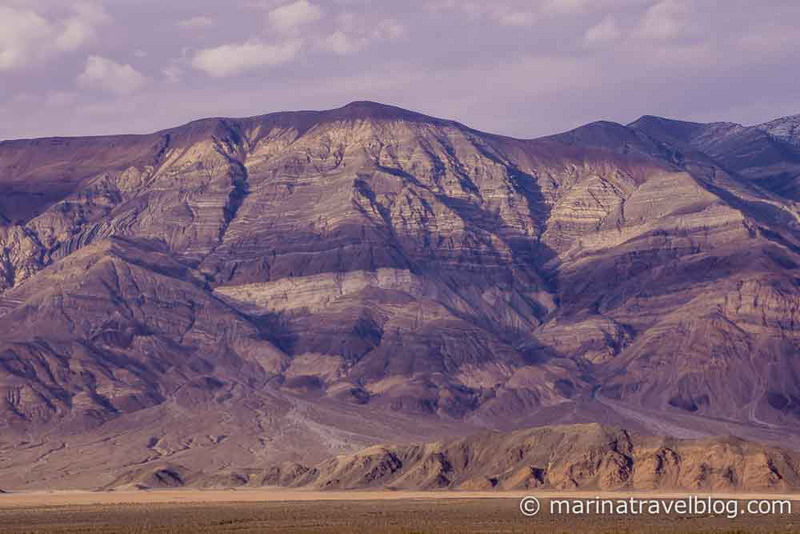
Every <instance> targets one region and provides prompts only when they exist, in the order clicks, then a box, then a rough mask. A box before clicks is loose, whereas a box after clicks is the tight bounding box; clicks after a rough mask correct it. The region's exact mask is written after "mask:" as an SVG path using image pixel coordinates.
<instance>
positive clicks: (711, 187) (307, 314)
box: [0, 102, 800, 487]
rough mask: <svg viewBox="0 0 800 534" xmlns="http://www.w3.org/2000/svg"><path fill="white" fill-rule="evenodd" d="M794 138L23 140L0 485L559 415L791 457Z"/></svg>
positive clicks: (392, 126)
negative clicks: (759, 443)
mask: <svg viewBox="0 0 800 534" xmlns="http://www.w3.org/2000/svg"><path fill="white" fill-rule="evenodd" d="M796 122H797V121H796V117H795V118H787V119H785V120H782V121H774V122H772V123H767V124H765V125H761V126H757V127H743V126H739V125H734V124H710V125H704V124H694V123H683V122H677V121H670V120H667V119H660V118H656V117H643V118H642V119H640V120H638V121H636V122H635V123H632V124H630V125H628V126H622V125H619V124H614V123H607V122H600V123H593V124H590V125H587V126H584V127H581V128H578V129H577V130H574V131H571V132H567V133H564V134H560V135H556V136H552V137H548V138H543V139H536V140H518V139H511V138H507V137H501V136H496V135H491V134H486V133H482V132H478V131H475V130H472V129H470V128H468V127H466V126H463V125H461V124H458V123H454V122H450V121H446V120H441V119H436V118H432V117H427V116H424V115H420V114H417V113H413V112H410V111H406V110H402V109H398V108H394V107H390V106H383V105H380V104H374V103H369V102H357V103H353V104H350V105H348V106H345V107H344V108H341V109H337V110H331V111H323V112H293V113H277V114H272V115H265V116H262V117H254V118H248V119H236V120H234V119H207V120H202V121H197V122H194V123H191V124H188V125H185V126H182V127H179V128H175V129H172V130H167V131H163V132H158V133H156V134H152V135H145V136H119V137H99V138H85V139H79V138H76V139H43V140H31V141H26V140H23V141H6V142H2V143H0V393H2V397H1V398H2V401H1V402H0V480H2V481H3V486H4V487H17V486H19V487H28V486H35V485H37V484H40V485H44V484H47V485H51V486H53V485H62V486H65V487H69V486H71V485H102V484H106V483H110V482H112V480H113V477H116V476H118V475H119V474H120V473H123V472H128V470H127V468H126V469H123V467H125V465H126V464H132V463H136V464H137V465H144V466H149V465H151V464H153V465H156V464H158V465H173V464H174V463H175V462H178V461H179V462H181V465H184V466H185V467H186V469H189V470H190V471H191V470H193V469H195V468H196V467H197V466H201V465H208V464H209V463H210V464H211V467H215V468H220V469H222V467H223V466H230V465H237V466H240V467H246V466H260V465H265V464H270V465H273V464H274V465H277V464H279V463H281V462H284V461H293V462H299V463H303V464H306V465H310V464H311V463H313V462H315V461H318V460H322V459H323V458H326V457H328V456H329V455H330V454H341V453H346V452H353V451H355V450H357V449H359V448H361V447H363V446H367V445H370V444H374V443H380V442H396V441H405V442H408V441H411V440H415V441H425V440H428V439H432V438H437V437H439V436H441V435H456V434H460V435H464V434H465V433H469V432H472V431H474V430H476V429H478V428H486V427H489V428H500V429H512V428H521V427H527V426H530V425H532V424H543V423H553V422H586V421H602V422H607V423H614V424H624V425H625V426H626V427H630V428H633V429H637V430H647V431H648V432H650V433H655V434H670V435H674V436H684V437H688V436H701V435H710V434H729V433H735V434H737V435H740V436H744V437H754V438H758V439H762V440H772V441H781V442H782V443H786V444H791V445H792V446H800V440H797V435H796V433H795V432H796V430H795V429H796V426H797V420H798V417H799V416H800V382H798V379H797V376H798V372H799V371H800V360H799V359H798V353H799V352H800V351H799V350H798V347H800V322H798V321H800V315H798V314H799V313H800V309H798V307H799V306H800V304H798V303H800V271H798V266H800V225H799V224H798V208H797V205H796V200H797V199H798V198H800V185H798V184H800V182H798V177H800V147H798V145H797V142H796V141H797V139H796V135H795V134H796V128H794V126H793V125H795V123H796ZM108 443H114V444H115V445H114V447H113V451H112V448H110V447H109V446H108ZM103 444H105V445H103ZM86 450H91V451H94V456H93V457H92V461H91V462H90V461H88V458H82V457H77V455H79V454H80V452H79V451H86ZM31 462H33V467H32V468H31ZM29 468H30V469H29ZM164 469H167V470H168V471H174V470H173V469H172V468H171V467H165V468H164ZM176 472H177V471H176ZM92 477H94V478H92ZM103 477H110V478H103ZM6 480H8V481H9V482H8V483H6ZM131 483H134V482H131Z"/></svg>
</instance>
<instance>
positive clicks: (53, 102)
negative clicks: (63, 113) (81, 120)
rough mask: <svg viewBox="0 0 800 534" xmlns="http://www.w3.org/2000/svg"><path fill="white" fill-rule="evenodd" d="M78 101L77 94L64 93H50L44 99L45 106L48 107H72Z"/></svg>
mask: <svg viewBox="0 0 800 534" xmlns="http://www.w3.org/2000/svg"><path fill="white" fill-rule="evenodd" d="M77 101H78V94H77V93H72V92H66V91H51V92H50V93H48V94H47V97H46V98H45V102H44V103H45V105H46V106H48V107H54V108H59V107H66V106H72V105H74V104H75V102H77Z"/></svg>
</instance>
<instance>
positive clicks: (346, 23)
mask: <svg viewBox="0 0 800 534" xmlns="http://www.w3.org/2000/svg"><path fill="white" fill-rule="evenodd" d="M340 23H341V26H342V27H343V28H345V29H340V30H337V31H335V32H333V33H332V34H331V35H329V36H328V37H326V38H324V39H322V41H321V42H319V45H318V48H319V49H320V50H322V51H325V52H332V53H334V54H338V55H340V56H346V55H350V54H354V53H356V52H359V51H361V50H363V49H364V48H366V47H367V46H368V45H369V44H371V43H373V42H375V41H390V40H395V39H400V38H401V37H403V36H405V34H406V28H405V26H403V25H402V24H401V23H400V22H398V21H397V20H395V19H384V20H382V21H380V22H378V23H377V24H374V23H373V24H372V25H371V26H370V25H369V24H367V23H366V22H364V21H359V20H358V19H357V18H356V17H353V16H350V15H348V16H346V17H343V18H341V19H340ZM368 27H372V29H371V30H368V29H366V28H368Z"/></svg>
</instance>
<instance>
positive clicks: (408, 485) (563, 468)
mask: <svg viewBox="0 0 800 534" xmlns="http://www.w3.org/2000/svg"><path fill="white" fill-rule="evenodd" d="M263 482H264V483H265V484H267V485H280V486H285V487H309V488H314V489H331V490H334V489H338V490H342V489H368V488H384V487H388V488H395V489H406V490H412V489H413V490H431V489H463V490H490V489H497V490H512V489H514V490H518V489H534V488H535V489H551V490H592V489H596V490H604V491H613V490H639V491H647V490H669V491H673V490H680V491H722V492H735V491H751V492H769V491H775V492H787V491H796V490H798V489H800V455H798V453H792V452H787V451H784V450H780V449H777V448H770V447H764V446H761V445H756V444H753V443H749V442H746V441H742V440H737V439H725V440H720V439H716V440H715V439H707V440H697V441H686V440H675V439H665V438H653V437H633V436H631V435H630V434H629V433H628V432H626V431H624V430H621V429H618V428H609V427H603V426H601V425H598V424H587V425H575V426H555V427H540V428H536V429H526V430H518V431H515V432H511V433H505V434H504V433H499V432H495V433H484V434H478V435H474V436H470V437H466V438H460V439H451V440H445V441H438V442H435V443H426V444H421V445H405V446H396V445H395V446H392V445H388V446H387V445H376V446H373V447H370V448H368V449H365V450H362V451H359V452H358V453H355V454H352V455H347V456H339V457H336V458H333V459H330V460H328V461H326V462H323V463H321V464H319V465H317V466H314V467H304V466H298V465H294V464H284V465H281V466H277V467H275V468H273V469H271V470H270V471H269V472H268V473H267V475H266V477H265V478H264V480H263Z"/></svg>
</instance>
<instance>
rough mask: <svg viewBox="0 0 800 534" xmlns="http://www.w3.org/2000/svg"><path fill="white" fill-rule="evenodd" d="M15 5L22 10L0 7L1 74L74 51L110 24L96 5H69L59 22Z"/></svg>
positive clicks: (35, 11)
mask: <svg viewBox="0 0 800 534" xmlns="http://www.w3.org/2000/svg"><path fill="white" fill-rule="evenodd" d="M18 5H21V6H23V7H10V6H0V71H2V70H11V69H17V68H23V67H26V66H28V65H30V64H32V63H38V62H41V61H45V60H47V59H49V58H51V57H53V56H56V55H58V54H61V53H64V52H72V51H74V50H77V49H78V48H80V47H82V46H83V45H85V44H86V43H88V42H89V41H91V40H92V39H93V38H94V37H95V35H96V28H97V26H99V25H101V24H104V23H106V22H107V21H108V20H109V17H108V15H106V13H105V12H104V11H103V9H102V7H101V6H100V5H99V4H93V3H88V2H77V3H72V4H71V5H69V7H68V13H66V14H62V16H61V17H60V18H59V17H47V16H45V14H43V12H40V11H37V10H34V9H31V8H29V7H24V6H25V4H24V3H23V4H18Z"/></svg>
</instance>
